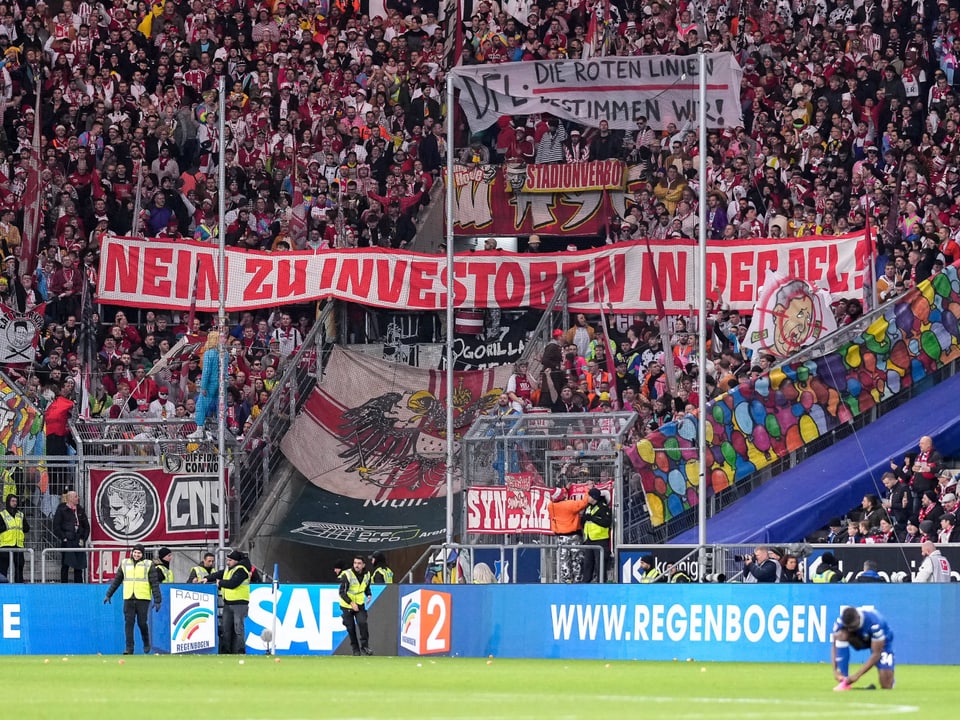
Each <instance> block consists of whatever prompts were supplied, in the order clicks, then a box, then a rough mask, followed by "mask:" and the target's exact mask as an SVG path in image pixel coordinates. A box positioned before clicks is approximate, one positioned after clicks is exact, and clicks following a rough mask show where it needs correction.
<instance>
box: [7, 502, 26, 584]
mask: <svg viewBox="0 0 960 720" xmlns="http://www.w3.org/2000/svg"><path fill="white" fill-rule="evenodd" d="M28 532H30V524H29V523H28V522H27V519H26V518H25V517H24V516H23V512H22V511H21V510H20V498H19V497H18V496H17V494H16V493H11V494H9V495H7V496H6V503H5V505H4V508H3V510H0V574H3V575H5V576H6V578H7V580H9V581H10V582H18V583H22V582H23V567H24V556H23V553H22V552H15V553H10V552H4V548H20V549H22V548H23V540H24V535H25V534H26V533H28ZM11 557H12V558H13V572H12V573H11V572H10V558H11ZM11 575H12V576H13V577H11Z"/></svg>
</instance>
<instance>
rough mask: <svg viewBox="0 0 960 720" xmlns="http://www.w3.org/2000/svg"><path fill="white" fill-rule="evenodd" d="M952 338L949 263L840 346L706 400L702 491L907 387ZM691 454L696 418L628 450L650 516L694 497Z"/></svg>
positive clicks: (945, 357)
mask: <svg viewBox="0 0 960 720" xmlns="http://www.w3.org/2000/svg"><path fill="white" fill-rule="evenodd" d="M840 332H844V330H842V329H841V330H840ZM846 332H850V331H849V330H847V331H846ZM958 342H960V281H958V274H957V266H956V265H954V266H951V267H948V268H946V269H945V270H944V271H943V272H942V273H941V274H939V275H937V276H936V277H934V278H931V279H930V280H928V281H926V282H924V283H922V284H921V285H920V286H919V287H917V288H916V289H915V290H913V291H911V292H910V293H908V294H906V295H904V296H903V297H902V298H901V299H900V300H899V301H898V302H896V303H895V304H893V305H891V306H890V307H888V308H887V309H886V311H885V312H884V313H883V315H881V316H879V317H877V318H876V319H875V320H874V321H873V322H872V323H871V324H870V326H869V327H868V328H867V329H866V330H865V331H863V332H861V333H859V334H857V335H855V336H853V337H851V338H850V340H849V342H846V343H844V344H843V345H842V346H841V347H839V348H838V349H837V350H836V351H834V352H832V353H830V354H828V355H825V356H823V357H820V358H817V359H815V360H808V361H806V362H803V363H797V364H794V365H791V366H789V367H782V368H777V369H775V370H773V371H772V372H771V373H770V374H769V376H765V377H762V378H759V379H758V380H756V381H755V382H745V383H741V384H740V385H739V386H738V387H736V388H734V389H733V390H731V391H729V392H727V393H725V394H723V395H721V396H719V397H718V398H716V399H715V400H714V401H712V402H711V403H709V404H708V405H707V438H706V439H707V454H708V458H710V468H709V471H708V472H707V477H708V478H709V482H710V488H708V492H709V491H710V490H711V489H712V491H713V492H719V491H720V490H723V489H724V488H726V487H729V486H730V485H731V484H733V483H736V482H739V481H741V480H743V479H744V478H746V477H748V476H750V475H751V474H752V473H754V472H755V471H757V470H759V469H761V468H763V467H766V466H767V465H770V464H771V463H773V462H775V461H776V460H778V459H779V458H781V457H783V456H784V455H785V454H787V453H790V452H793V451H795V450H798V449H800V448H801V447H803V446H804V445H805V444H806V443H809V442H812V441H814V440H816V439H817V438H819V437H820V436H821V435H824V434H825V433H828V432H830V431H831V430H833V429H834V428H836V427H837V426H838V425H840V424H841V423H844V422H847V421H848V420H850V419H851V418H854V417H857V416H858V415H860V414H861V413H864V412H867V411H868V410H870V409H871V408H872V407H873V406H874V405H876V404H877V403H878V402H880V401H881V400H886V399H887V398H890V397H892V396H894V395H896V394H897V393H899V392H902V391H904V390H906V389H907V388H909V387H911V386H912V385H913V384H914V383H916V382H918V381H920V380H922V379H923V378H924V377H926V376H927V375H928V374H929V373H932V372H934V371H936V370H937V369H939V368H941V367H943V366H944V365H946V364H948V363H950V362H952V361H953V360H955V359H956V358H958V357H960V345H958ZM661 451H662V452H661ZM697 454H698V453H697V423H696V419H695V418H692V417H686V418H684V419H683V421H681V422H680V423H670V424H668V425H665V426H663V427H662V428H660V429H659V430H657V431H656V432H654V433H653V434H651V435H650V436H649V437H648V438H646V439H644V440H642V441H640V442H639V443H637V445H636V447H631V448H628V449H627V455H628V457H630V459H631V461H632V462H633V465H634V467H635V468H636V470H637V472H638V473H639V474H640V478H641V481H642V485H643V490H644V494H645V495H646V501H647V506H648V507H649V509H650V514H651V518H652V521H653V524H654V525H660V524H663V523H664V522H666V521H668V520H670V519H671V518H673V517H676V516H677V515H679V514H680V513H682V512H684V511H685V510H689V509H690V508H692V507H695V506H696V505H697V495H698V482H697V480H698V472H697V469H698V461H697Z"/></svg>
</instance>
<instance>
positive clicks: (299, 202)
mask: <svg viewBox="0 0 960 720" xmlns="http://www.w3.org/2000/svg"><path fill="white" fill-rule="evenodd" d="M293 157H294V161H293V178H292V184H293V193H292V197H291V205H292V206H293V211H292V212H291V213H290V227H289V231H290V241H291V242H290V244H291V245H292V246H293V247H302V245H303V242H305V241H306V237H307V208H306V207H305V206H304V203H303V190H301V189H300V177H299V175H300V173H299V168H300V163H299V160H298V157H297V146H296V141H294V146H293ZM297 241H300V242H297Z"/></svg>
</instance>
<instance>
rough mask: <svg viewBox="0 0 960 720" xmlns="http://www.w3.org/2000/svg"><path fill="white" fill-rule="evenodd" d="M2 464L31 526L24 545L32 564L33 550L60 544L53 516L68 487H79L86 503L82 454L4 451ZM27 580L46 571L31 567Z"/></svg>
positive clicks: (0, 459) (40, 577) (1, 458)
mask: <svg viewBox="0 0 960 720" xmlns="http://www.w3.org/2000/svg"><path fill="white" fill-rule="evenodd" d="M0 468H2V470H3V472H4V473H9V474H10V476H9V478H8V482H12V483H13V484H14V485H15V486H16V490H17V495H18V497H19V498H20V504H19V508H20V511H21V512H22V513H23V516H24V519H25V520H26V521H27V524H28V525H29V528H30V530H29V532H27V533H25V535H24V547H25V549H26V550H27V551H28V553H27V554H26V555H27V560H28V562H29V564H30V565H31V566H33V565H34V560H33V554H34V553H39V552H40V551H41V550H43V549H44V548H47V547H54V546H59V545H60V541H59V540H58V539H57V537H56V535H55V534H54V532H53V517H54V514H55V513H56V511H57V507H59V505H60V503H61V502H62V499H63V498H62V493H63V492H64V491H65V490H66V489H68V488H73V489H76V490H77V492H78V493H79V494H80V495H81V502H84V503H85V498H84V496H85V494H86V484H85V483H84V482H83V477H82V472H81V470H80V456H79V455H65V456H59V455H43V456H40V455H5V456H3V457H0ZM28 580H29V581H30V582H35V581H37V580H39V581H43V575H42V573H41V575H39V576H38V575H37V574H36V570H35V568H33V567H31V570H30V572H29V575H28Z"/></svg>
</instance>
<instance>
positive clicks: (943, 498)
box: [940, 493, 957, 503]
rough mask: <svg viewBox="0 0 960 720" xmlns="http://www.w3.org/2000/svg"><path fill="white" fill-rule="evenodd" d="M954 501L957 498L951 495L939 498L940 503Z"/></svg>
mask: <svg viewBox="0 0 960 720" xmlns="http://www.w3.org/2000/svg"><path fill="white" fill-rule="evenodd" d="M956 501H957V496H956V495H954V494H953V493H947V494H946V495H944V496H943V497H942V498H940V502H942V503H948V502H956Z"/></svg>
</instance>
